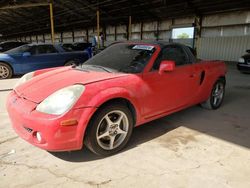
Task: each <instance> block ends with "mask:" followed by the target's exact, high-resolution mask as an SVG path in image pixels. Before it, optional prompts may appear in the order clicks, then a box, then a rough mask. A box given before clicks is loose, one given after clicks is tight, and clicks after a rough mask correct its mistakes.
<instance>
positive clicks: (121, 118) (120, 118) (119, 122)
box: [115, 114, 123, 126]
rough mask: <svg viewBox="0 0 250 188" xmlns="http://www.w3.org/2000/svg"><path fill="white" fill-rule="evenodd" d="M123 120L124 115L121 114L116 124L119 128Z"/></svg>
mask: <svg viewBox="0 0 250 188" xmlns="http://www.w3.org/2000/svg"><path fill="white" fill-rule="evenodd" d="M122 120H123V115H122V114H120V116H119V118H118V119H117V120H116V122H115V123H116V124H117V125H118V126H120V124H121V121H122Z"/></svg>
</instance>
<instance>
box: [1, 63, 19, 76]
mask: <svg viewBox="0 0 250 188" xmlns="http://www.w3.org/2000/svg"><path fill="white" fill-rule="evenodd" d="M0 63H4V64H6V65H8V66H9V67H10V68H11V70H12V73H13V74H15V69H14V67H13V66H12V65H11V64H10V63H9V62H7V61H0Z"/></svg>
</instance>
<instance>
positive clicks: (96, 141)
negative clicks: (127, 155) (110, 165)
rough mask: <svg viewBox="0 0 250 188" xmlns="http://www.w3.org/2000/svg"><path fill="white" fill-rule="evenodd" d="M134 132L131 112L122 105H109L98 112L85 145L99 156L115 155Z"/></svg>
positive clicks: (87, 132)
mask: <svg viewBox="0 0 250 188" xmlns="http://www.w3.org/2000/svg"><path fill="white" fill-rule="evenodd" d="M132 130H133V117H132V114H131V112H130V110H129V109H128V108H127V107H126V106H124V105H122V104H118V103H117V104H109V105H107V106H105V107H103V108H101V109H100V110H98V111H97V113H96V114H95V115H94V117H93V118H92V120H91V121H90V124H89V126H88V128H87V131H86V135H85V141H84V143H85V145H86V146H87V148H89V150H91V151H92V152H94V153H95V154H97V155H101V156H109V155H113V154H115V153H117V152H119V151H120V150H121V149H123V148H124V147H125V146H126V144H127V143H128V141H129V139H130V137H131V134H132Z"/></svg>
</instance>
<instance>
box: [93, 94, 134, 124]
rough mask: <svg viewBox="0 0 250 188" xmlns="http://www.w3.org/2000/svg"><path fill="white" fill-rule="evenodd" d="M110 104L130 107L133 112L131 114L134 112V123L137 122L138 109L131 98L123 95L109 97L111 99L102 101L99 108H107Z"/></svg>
mask: <svg viewBox="0 0 250 188" xmlns="http://www.w3.org/2000/svg"><path fill="white" fill-rule="evenodd" d="M109 104H122V105H124V106H126V107H127V108H128V109H129V111H130V112H131V114H132V118H133V123H134V125H135V124H136V121H137V111H136V109H135V107H134V105H133V104H132V102H131V101H130V100H128V99H127V98H123V97H117V98H112V99H109V100H107V101H105V102H104V103H102V104H101V105H100V106H99V107H98V109H102V108H105V106H107V105H109ZM97 112H98V110H97V111H96V112H95V113H94V115H95V114H96V113H97ZM94 115H93V116H94ZM93 116H92V117H93Z"/></svg>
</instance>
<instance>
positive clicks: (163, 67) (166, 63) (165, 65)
mask: <svg viewBox="0 0 250 188" xmlns="http://www.w3.org/2000/svg"><path fill="white" fill-rule="evenodd" d="M174 69H175V62H174V61H171V60H163V61H162V62H161V64H160V69H159V74H163V73H165V72H172V71H173V70H174Z"/></svg>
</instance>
